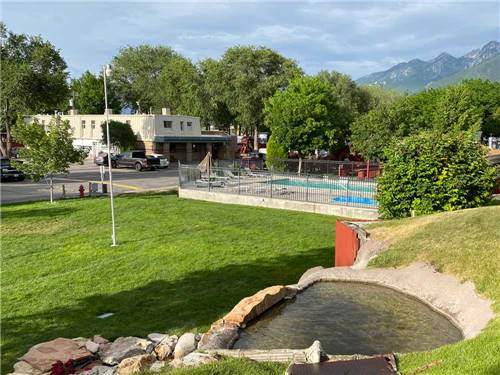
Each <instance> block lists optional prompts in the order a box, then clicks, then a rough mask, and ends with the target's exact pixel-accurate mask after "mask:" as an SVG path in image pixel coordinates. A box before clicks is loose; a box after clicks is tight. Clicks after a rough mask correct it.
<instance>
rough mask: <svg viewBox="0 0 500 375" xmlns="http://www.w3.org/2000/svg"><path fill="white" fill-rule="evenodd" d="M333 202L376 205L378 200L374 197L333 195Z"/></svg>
mask: <svg viewBox="0 0 500 375" xmlns="http://www.w3.org/2000/svg"><path fill="white" fill-rule="evenodd" d="M332 203H357V204H365V205H368V206H376V205H377V202H376V201H375V199H373V198H366V197H333V198H332Z"/></svg>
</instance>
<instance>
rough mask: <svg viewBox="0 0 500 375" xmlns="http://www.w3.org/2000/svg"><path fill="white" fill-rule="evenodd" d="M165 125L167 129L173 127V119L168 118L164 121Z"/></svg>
mask: <svg viewBox="0 0 500 375" xmlns="http://www.w3.org/2000/svg"><path fill="white" fill-rule="evenodd" d="M163 127H164V128H165V129H172V121H168V120H165V121H163Z"/></svg>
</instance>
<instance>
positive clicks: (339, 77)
mask: <svg viewBox="0 0 500 375" xmlns="http://www.w3.org/2000/svg"><path fill="white" fill-rule="evenodd" d="M318 78H320V79H322V80H324V81H325V82H328V83H329V84H330V85H331V86H332V90H333V93H334V95H335V96H336V97H337V102H338V104H339V105H340V106H342V107H344V108H345V109H346V114H347V115H348V118H347V119H346V120H347V121H348V122H352V120H354V119H355V118H356V117H357V116H359V115H360V114H362V113H366V112H368V110H369V97H368V94H367V93H366V91H364V90H362V89H361V88H360V87H359V86H358V85H357V84H356V82H354V81H353V80H352V78H351V77H349V76H348V75H346V74H342V73H339V72H335V71H332V72H328V71H326V70H322V71H320V72H319V73H318Z"/></svg>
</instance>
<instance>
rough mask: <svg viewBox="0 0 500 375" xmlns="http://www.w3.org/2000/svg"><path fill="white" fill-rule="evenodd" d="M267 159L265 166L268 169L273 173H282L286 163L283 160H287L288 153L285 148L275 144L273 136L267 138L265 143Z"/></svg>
mask: <svg viewBox="0 0 500 375" xmlns="http://www.w3.org/2000/svg"><path fill="white" fill-rule="evenodd" d="M266 150H267V157H266V166H267V168H268V169H271V170H275V171H281V172H282V171H284V170H285V168H286V161H285V160H284V159H287V158H288V152H287V151H286V150H285V148H284V147H283V146H282V145H280V144H279V143H278V142H276V140H275V138H274V137H273V136H271V137H269V141H268V142H267V147H266Z"/></svg>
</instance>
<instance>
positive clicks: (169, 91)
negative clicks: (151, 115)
mask: <svg viewBox="0 0 500 375" xmlns="http://www.w3.org/2000/svg"><path fill="white" fill-rule="evenodd" d="M201 90H202V81H201V76H200V74H199V72H198V70H197V69H196V66H195V65H194V64H193V63H191V61H189V60H188V59H186V58H184V57H181V56H175V57H173V58H171V59H169V60H168V62H167V63H166V64H165V66H164V67H163V69H162V71H161V74H160V78H159V92H158V99H159V102H160V103H163V105H164V106H166V107H169V108H170V109H171V110H172V112H173V113H175V114H185V115H192V116H196V115H200V107H201V103H200V101H201Z"/></svg>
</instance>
